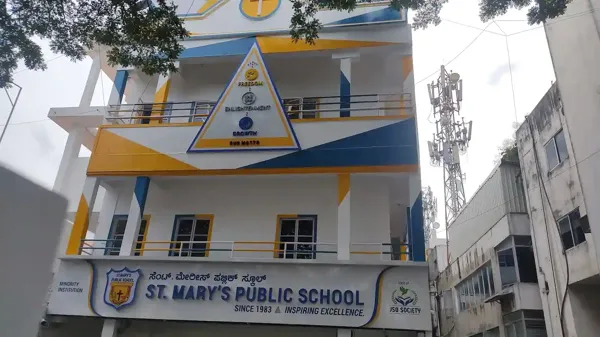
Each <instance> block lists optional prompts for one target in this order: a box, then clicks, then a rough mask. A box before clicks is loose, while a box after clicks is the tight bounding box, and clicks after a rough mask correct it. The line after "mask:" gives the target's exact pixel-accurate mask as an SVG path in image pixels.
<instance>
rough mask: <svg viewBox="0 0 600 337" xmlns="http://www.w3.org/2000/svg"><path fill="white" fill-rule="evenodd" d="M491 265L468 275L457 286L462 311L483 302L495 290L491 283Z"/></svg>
mask: <svg viewBox="0 0 600 337" xmlns="http://www.w3.org/2000/svg"><path fill="white" fill-rule="evenodd" d="M492 277H493V275H492V269H491V266H489V265H486V266H484V267H482V268H480V269H479V270H478V271H476V272H474V273H473V274H471V275H470V276H468V277H467V278H466V279H465V280H464V281H463V282H462V283H461V284H459V285H458V286H457V292H456V294H457V296H459V299H458V303H459V309H460V311H465V310H467V309H469V308H471V307H472V306H475V305H478V304H480V303H482V302H483V301H484V300H485V299H486V298H488V297H490V296H491V295H492V294H493V293H494V292H493V289H492V288H491V287H490V285H492V284H493V279H492Z"/></svg>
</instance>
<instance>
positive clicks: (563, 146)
mask: <svg viewBox="0 0 600 337" xmlns="http://www.w3.org/2000/svg"><path fill="white" fill-rule="evenodd" d="M554 141H555V142H556V151H557V152H558V161H559V162H560V163H562V162H563V161H564V160H565V159H567V158H569V152H568V151H567V142H566V140H565V134H564V133H563V130H560V131H559V132H558V133H557V134H556V136H554Z"/></svg>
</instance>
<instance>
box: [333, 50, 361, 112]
mask: <svg viewBox="0 0 600 337" xmlns="http://www.w3.org/2000/svg"><path fill="white" fill-rule="evenodd" d="M331 57H332V58H333V59H339V60H340V117H350V116H351V112H350V108H351V103H350V101H351V99H350V95H352V88H351V87H352V62H353V60H358V59H359V57H360V54H359V53H336V54H333V55H332V56H331Z"/></svg>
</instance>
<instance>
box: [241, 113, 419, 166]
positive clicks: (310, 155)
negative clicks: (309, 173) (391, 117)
mask: <svg viewBox="0 0 600 337" xmlns="http://www.w3.org/2000/svg"><path fill="white" fill-rule="evenodd" d="M418 163H419V157H418V154H417V134H416V128H415V121H414V118H409V119H405V120H403V121H400V122H398V123H394V124H391V125H388V126H384V127H381V128H377V129H375V130H371V131H367V132H364V133H359V134H357V135H353V136H350V137H347V138H343V139H340V140H336V141H333V142H330V143H325V144H322V145H319V146H315V147H312V148H309V149H306V150H302V151H297V152H293V153H290V154H287V155H284V156H281V157H277V158H273V159H269V160H266V161H262V162H259V163H256V164H252V165H248V166H245V167H244V168H301V167H348V166H380V165H381V166H385V165H417V164H418Z"/></svg>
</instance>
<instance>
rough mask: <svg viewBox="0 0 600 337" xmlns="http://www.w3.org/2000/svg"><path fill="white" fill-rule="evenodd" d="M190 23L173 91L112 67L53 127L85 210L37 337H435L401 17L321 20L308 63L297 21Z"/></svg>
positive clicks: (385, 13)
mask: <svg viewBox="0 0 600 337" xmlns="http://www.w3.org/2000/svg"><path fill="white" fill-rule="evenodd" d="M177 4H178V5H179V8H180V10H181V11H182V12H181V13H180V14H181V15H182V17H183V18H184V19H185V23H186V26H187V28H188V29H189V31H190V32H191V33H192V36H191V37H190V38H189V39H187V40H185V41H183V42H182V43H183V45H184V47H185V48H186V49H185V51H184V52H183V53H182V54H181V56H180V60H179V62H178V64H177V66H178V70H179V71H178V72H176V73H171V74H168V75H160V76H148V75H146V74H144V73H143V72H142V71H141V70H138V69H130V68H123V67H115V68H112V67H109V66H108V65H107V63H106V62H105V50H103V49H102V48H98V49H96V50H93V51H90V55H91V56H92V57H93V59H94V63H93V66H92V69H91V72H90V76H89V80H88V83H87V85H86V87H85V89H84V94H83V96H82V99H81V104H80V106H78V107H66V108H65V107H63V108H58V107H57V108H52V109H51V110H50V113H49V117H50V118H51V119H52V120H53V121H55V122H56V123H57V124H58V125H60V126H61V127H62V128H63V129H65V130H66V131H67V132H69V138H68V142H67V147H66V151H65V154H64V156H63V161H62V162H61V165H60V170H59V174H58V177H57V181H56V185H55V190H57V191H59V192H60V193H62V194H63V195H66V196H67V197H68V198H69V201H70V204H69V214H68V218H67V219H66V220H65V228H64V232H63V236H62V243H61V245H60V246H59V247H58V253H59V259H58V262H57V264H56V266H55V282H54V285H53V287H52V290H51V292H50V294H49V298H48V305H47V314H46V316H45V317H44V320H43V328H42V329H41V336H44V337H45V336H49V337H52V336H61V337H75V336H81V335H82V333H83V332H85V333H84V334H85V336H102V337H114V336H117V335H118V336H123V337H134V336H136V337H137V336H140V337H142V336H143V337H150V336H152V337H162V336H164V337H170V336H177V337H185V336H195V337H202V336H211V337H213V336H232V335H236V334H244V335H250V336H265V335H274V336H275V335H277V336H305V335H311V336H324V337H326V336H329V337H334V336H339V337H350V336H355V337H370V336H373V337H383V336H390V337H416V336H425V335H430V334H431V332H432V322H431V320H432V319H431V311H430V303H429V287H428V267H427V264H426V262H425V251H426V249H425V244H424V238H423V218H422V202H421V182H420V169H419V161H418V158H419V156H418V141H417V128H416V116H415V111H416V109H415V107H414V99H413V97H414V79H413V74H412V38H411V27H410V26H409V25H408V24H407V22H406V13H405V12H404V11H400V12H399V11H395V10H393V9H391V8H389V6H388V5H389V3H388V2H368V3H360V4H359V5H358V6H357V8H356V9H355V10H354V11H352V12H350V13H348V12H338V11H330V10H326V9H323V10H321V11H319V12H318V14H317V17H318V18H319V19H320V20H321V22H322V23H323V25H324V28H323V30H322V32H321V33H320V38H319V40H318V41H317V42H316V44H312V45H311V44H305V43H303V42H302V41H300V42H299V43H294V42H293V41H292V39H291V38H290V36H289V35H288V27H289V20H290V16H291V13H292V12H293V8H292V3H291V2H286V1H280V0H261V1H246V0H243V1H241V2H234V1H229V0H217V1H206V2H202V1H201V2H194V1H192V0H179V1H178V2H177ZM101 71H104V72H106V73H107V74H108V75H109V76H111V77H112V78H113V79H114V88H113V93H112V95H111V96H110V98H109V101H108V102H107V105H106V106H96V107H91V106H90V101H91V96H92V93H93V91H94V87H95V83H96V81H97V79H98V75H99V74H100V72H101ZM81 146H84V147H86V148H88V149H90V151H91V157H90V158H82V157H79V156H78V154H79V152H80V151H79V150H80V148H81Z"/></svg>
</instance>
